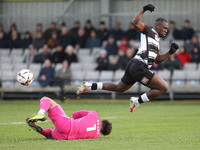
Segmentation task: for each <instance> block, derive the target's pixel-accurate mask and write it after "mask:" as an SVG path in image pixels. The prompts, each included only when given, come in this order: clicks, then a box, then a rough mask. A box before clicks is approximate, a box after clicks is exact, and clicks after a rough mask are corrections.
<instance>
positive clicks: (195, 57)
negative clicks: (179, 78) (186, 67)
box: [190, 47, 200, 63]
mask: <svg viewBox="0 0 200 150" xmlns="http://www.w3.org/2000/svg"><path fill="white" fill-rule="evenodd" d="M190 58H191V62H195V63H199V62H200V52H199V49H198V47H194V49H193V51H192V52H191V54H190Z"/></svg>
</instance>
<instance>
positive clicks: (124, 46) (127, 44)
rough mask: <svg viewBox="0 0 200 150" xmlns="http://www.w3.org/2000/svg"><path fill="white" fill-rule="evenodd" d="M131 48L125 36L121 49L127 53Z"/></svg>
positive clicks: (122, 39)
mask: <svg viewBox="0 0 200 150" xmlns="http://www.w3.org/2000/svg"><path fill="white" fill-rule="evenodd" d="M130 47H131V46H130V44H129V43H128V39H127V37H125V36H123V37H122V38H121V44H120V46H119V48H120V49H122V50H124V51H126V50H127V49H128V48H130Z"/></svg>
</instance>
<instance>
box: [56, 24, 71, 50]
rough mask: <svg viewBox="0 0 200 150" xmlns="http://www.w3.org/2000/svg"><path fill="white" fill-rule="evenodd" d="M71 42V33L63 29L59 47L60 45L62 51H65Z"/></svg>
mask: <svg viewBox="0 0 200 150" xmlns="http://www.w3.org/2000/svg"><path fill="white" fill-rule="evenodd" d="M72 42H73V37H72V35H71V32H70V31H68V30H67V28H63V29H62V31H61V34H60V37H59V45H62V47H63V49H65V48H66V47H67V46H68V45H71V44H72Z"/></svg>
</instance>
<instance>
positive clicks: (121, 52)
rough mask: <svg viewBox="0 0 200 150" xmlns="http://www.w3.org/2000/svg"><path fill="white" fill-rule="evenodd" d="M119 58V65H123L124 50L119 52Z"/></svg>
mask: <svg viewBox="0 0 200 150" xmlns="http://www.w3.org/2000/svg"><path fill="white" fill-rule="evenodd" d="M118 56H119V59H118V62H119V64H121V62H122V61H123V59H125V51H124V50H122V49H119V50H118Z"/></svg>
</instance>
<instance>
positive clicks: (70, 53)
mask: <svg viewBox="0 0 200 150" xmlns="http://www.w3.org/2000/svg"><path fill="white" fill-rule="evenodd" d="M65 59H66V60H67V61H68V63H69V65H70V64H71V63H72V62H78V60H77V56H76V54H74V48H73V46H71V45H68V46H67V48H66V54H65Z"/></svg>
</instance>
